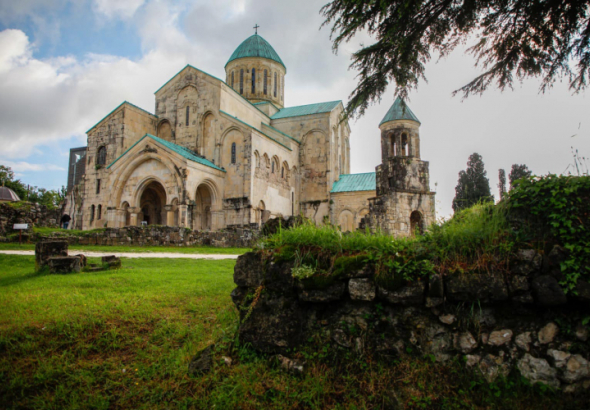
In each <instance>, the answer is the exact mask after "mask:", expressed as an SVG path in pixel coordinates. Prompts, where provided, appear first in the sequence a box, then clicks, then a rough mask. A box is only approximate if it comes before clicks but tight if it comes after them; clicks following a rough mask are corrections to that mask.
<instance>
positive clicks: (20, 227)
mask: <svg viewBox="0 0 590 410" xmlns="http://www.w3.org/2000/svg"><path fill="white" fill-rule="evenodd" d="M12 229H14V230H15V231H18V243H19V245H22V244H23V230H27V229H29V224H14V226H13V227H12Z"/></svg>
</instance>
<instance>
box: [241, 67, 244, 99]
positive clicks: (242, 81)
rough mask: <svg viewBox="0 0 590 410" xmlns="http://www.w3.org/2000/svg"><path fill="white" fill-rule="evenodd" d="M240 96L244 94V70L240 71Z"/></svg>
mask: <svg viewBox="0 0 590 410" xmlns="http://www.w3.org/2000/svg"><path fill="white" fill-rule="evenodd" d="M240 94H244V69H243V68H242V69H241V70H240Z"/></svg>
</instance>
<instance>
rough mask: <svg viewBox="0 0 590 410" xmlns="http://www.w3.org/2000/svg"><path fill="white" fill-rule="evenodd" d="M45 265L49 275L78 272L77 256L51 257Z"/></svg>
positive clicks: (78, 260)
mask: <svg viewBox="0 0 590 410" xmlns="http://www.w3.org/2000/svg"><path fill="white" fill-rule="evenodd" d="M47 265H48V266H49V272H50V273H78V272H80V258H79V257H77V256H52V257H51V258H49V261H48V263H47Z"/></svg>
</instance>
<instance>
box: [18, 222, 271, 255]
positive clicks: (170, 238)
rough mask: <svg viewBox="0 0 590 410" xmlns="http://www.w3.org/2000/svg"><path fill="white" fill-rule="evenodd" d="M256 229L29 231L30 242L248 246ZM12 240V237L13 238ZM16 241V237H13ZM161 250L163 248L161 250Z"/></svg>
mask: <svg viewBox="0 0 590 410" xmlns="http://www.w3.org/2000/svg"><path fill="white" fill-rule="evenodd" d="M258 232H259V231H258V230H257V229H250V228H236V229H226V230H223V231H217V232H207V231H192V230H190V229H185V228H179V227H170V226H147V227H137V226H128V227H125V228H106V229H104V230H100V231H97V232H89V233H86V234H83V235H74V234H71V233H64V232H59V233H56V234H54V235H35V234H31V235H30V236H29V238H28V240H29V241H31V242H36V241H39V240H64V241H67V242H68V243H69V244H70V245H103V246H119V245H139V246H214V247H219V248H249V247H252V246H253V245H254V242H255V241H256V239H257V238H258ZM13 240H14V238H13ZM16 240H17V241H18V238H16ZM163 251H165V249H164V250H163Z"/></svg>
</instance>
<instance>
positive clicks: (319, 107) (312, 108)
mask: <svg viewBox="0 0 590 410" xmlns="http://www.w3.org/2000/svg"><path fill="white" fill-rule="evenodd" d="M341 103H342V101H340V100H338V101H330V102H323V103H317V104H308V105H299V106H297V107H287V108H283V109H282V110H280V111H279V112H277V113H276V114H275V115H273V116H272V117H270V119H271V120H279V119H281V118H289V117H300V116H303V115H313V114H322V113H325V112H330V111H332V110H333V109H334V108H336V107H337V106H338V104H341Z"/></svg>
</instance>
